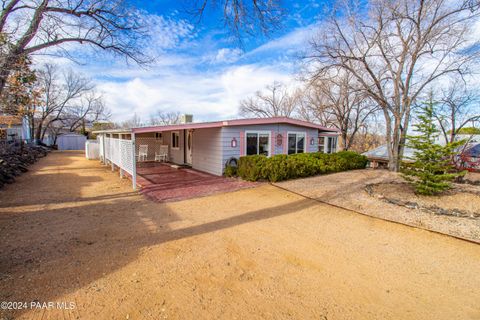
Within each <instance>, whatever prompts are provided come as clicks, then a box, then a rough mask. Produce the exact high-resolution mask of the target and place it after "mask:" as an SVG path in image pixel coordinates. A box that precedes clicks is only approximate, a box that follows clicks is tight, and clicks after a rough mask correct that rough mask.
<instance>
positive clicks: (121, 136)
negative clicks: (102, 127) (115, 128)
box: [118, 133, 124, 179]
mask: <svg viewBox="0 0 480 320" xmlns="http://www.w3.org/2000/svg"><path fill="white" fill-rule="evenodd" d="M118 137H119V139H120V143H122V141H123V134H121V133H120V134H119V135H118ZM120 150H122V148H121V147H120ZM118 171H119V173H120V179H123V177H124V174H123V168H122V166H119V167H118Z"/></svg>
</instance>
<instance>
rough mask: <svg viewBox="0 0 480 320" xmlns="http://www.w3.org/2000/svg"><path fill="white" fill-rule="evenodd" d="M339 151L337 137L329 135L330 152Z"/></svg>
mask: <svg viewBox="0 0 480 320" xmlns="http://www.w3.org/2000/svg"><path fill="white" fill-rule="evenodd" d="M335 152H337V137H328V153H335Z"/></svg>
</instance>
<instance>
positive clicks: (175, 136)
mask: <svg viewBox="0 0 480 320" xmlns="http://www.w3.org/2000/svg"><path fill="white" fill-rule="evenodd" d="M179 148H180V134H179V133H178V131H173V132H172V149H179Z"/></svg>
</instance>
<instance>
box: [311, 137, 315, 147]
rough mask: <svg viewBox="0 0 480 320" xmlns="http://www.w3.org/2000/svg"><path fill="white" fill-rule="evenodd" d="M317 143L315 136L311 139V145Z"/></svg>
mask: <svg viewBox="0 0 480 320" xmlns="http://www.w3.org/2000/svg"><path fill="white" fill-rule="evenodd" d="M314 144H315V138H312V139H310V145H311V146H313V145H314Z"/></svg>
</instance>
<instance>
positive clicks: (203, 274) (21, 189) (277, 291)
mask: <svg viewBox="0 0 480 320" xmlns="http://www.w3.org/2000/svg"><path fill="white" fill-rule="evenodd" d="M478 270H480V246H478V245H475V244H472V243H469V242H466V241H462V240H458V239H454V238H451V237H448V236H443V235H439V234H434V233H431V232H428V231H423V230H419V229H413V228H410V227H406V226H402V225H399V224H393V223H389V222H386V221H383V220H379V219H372V218H370V217H367V216H363V215H359V214H356V213H352V212H350V211H346V210H341V209H338V208H335V207H332V206H330V205H325V204H321V203H318V202H316V201H313V200H309V199H306V198H304V197H301V196H298V195H295V194H293V193H291V192H287V191H283V190H281V189H279V188H276V187H274V186H271V185H263V186H260V187H257V188H253V189H247V190H241V191H237V192H233V193H224V194H219V195H215V196H209V197H203V198H197V199H191V200H186V201H181V202H172V203H154V202H151V201H148V200H146V199H145V198H144V197H143V196H142V195H139V194H137V193H133V192H132V191H131V185H130V182H129V181H127V180H121V179H119V177H118V174H117V173H116V174H113V173H112V172H110V170H109V169H108V168H105V167H102V166H100V165H99V164H98V162H96V161H87V160H85V159H84V158H83V154H81V153H77V154H76V153H52V154H50V155H49V156H48V157H46V158H44V159H42V160H41V161H39V162H38V163H37V164H35V165H34V166H33V167H31V171H30V172H29V173H27V174H25V175H23V176H21V177H20V178H19V179H18V181H17V183H15V184H13V185H9V186H7V188H5V189H3V190H2V191H0V301H17V302H18V301H25V302H28V303H29V307H27V309H23V310H18V311H12V310H0V319H12V318H15V319H449V320H452V319H479V318H480V309H479V304H478V301H480V291H479V290H478V288H479V287H480V275H479V273H478ZM31 301H37V304H36V305H37V306H38V303H40V305H41V303H43V302H67V303H69V302H73V303H74V306H75V307H74V308H73V309H70V310H60V309H57V308H50V309H47V308H43V309H42V308H38V307H37V308H34V309H31V308H30V302H31ZM68 306H69V305H68Z"/></svg>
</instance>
